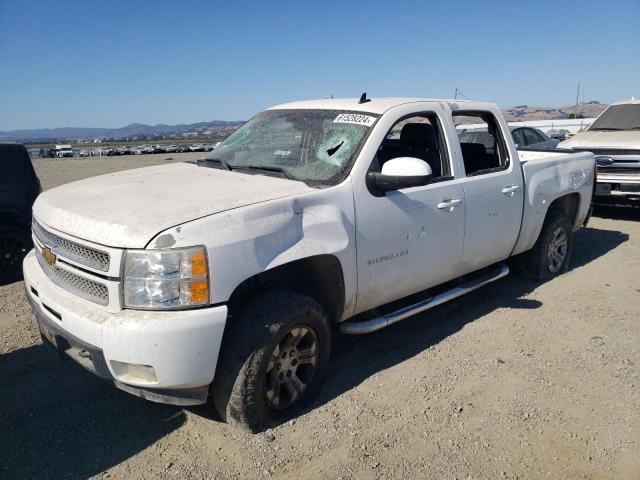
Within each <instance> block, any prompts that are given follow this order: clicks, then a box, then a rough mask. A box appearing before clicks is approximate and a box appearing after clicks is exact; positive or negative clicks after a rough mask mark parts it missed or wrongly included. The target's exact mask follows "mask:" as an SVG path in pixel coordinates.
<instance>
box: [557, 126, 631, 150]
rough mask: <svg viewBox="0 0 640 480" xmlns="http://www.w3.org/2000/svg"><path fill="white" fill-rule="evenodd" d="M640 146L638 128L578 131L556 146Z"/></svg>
mask: <svg viewBox="0 0 640 480" xmlns="http://www.w3.org/2000/svg"><path fill="white" fill-rule="evenodd" d="M589 147H594V148H596V147H600V148H634V149H636V148H640V130H625V131H623V132H607V131H605V130H595V131H592V132H590V131H586V132H582V133H578V134H577V135H575V136H573V137H571V138H570V139H568V140H565V141H564V142H561V143H560V144H559V145H558V148H589Z"/></svg>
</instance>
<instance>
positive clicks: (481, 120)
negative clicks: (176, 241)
mask: <svg viewBox="0 0 640 480" xmlns="http://www.w3.org/2000/svg"><path fill="white" fill-rule="evenodd" d="M453 121H454V123H455V125H456V129H457V130H458V132H459V133H458V139H459V140H460V149H461V150H462V158H463V160H464V168H465V171H466V172H467V176H471V175H481V174H484V173H490V172H494V171H496V170H503V169H505V168H507V167H508V166H509V157H508V155H507V146H506V143H505V141H504V138H503V136H502V132H501V131H500V127H499V125H498V121H497V120H496V118H495V117H494V116H493V114H492V113H490V112H485V111H459V110H457V111H455V112H454V113H453ZM463 131H469V132H475V135H473V136H472V137H471V136H466V135H464V133H460V132H463Z"/></svg>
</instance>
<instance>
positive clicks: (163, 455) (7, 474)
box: [0, 154, 640, 480]
mask: <svg viewBox="0 0 640 480" xmlns="http://www.w3.org/2000/svg"><path fill="white" fill-rule="evenodd" d="M198 155H201V154H185V155H181V154H171V155H170V156H171V157H172V158H173V159H174V160H182V159H185V158H187V157H189V158H197V157H198ZM166 157H167V155H153V156H141V157H109V158H106V159H105V158H102V159H56V160H42V161H41V160H36V162H35V165H36V170H37V171H38V174H39V175H40V178H41V179H42V183H43V186H44V188H51V187H53V186H56V185H59V184H62V183H65V182H67V181H71V180H76V179H79V178H82V177H88V176H92V175H96V174H98V173H103V172H107V171H115V170H120V169H124V168H129V167H134V166H139V165H150V164H154V163H162V162H166V161H172V160H165V158H166ZM639 312H640V210H632V209H614V208H600V209H598V210H597V212H596V216H595V217H594V218H593V219H592V221H591V223H590V225H589V227H588V228H586V229H583V230H581V231H580V232H579V233H578V234H577V237H576V243H575V248H574V256H573V261H572V263H571V270H570V271H569V272H568V273H567V274H565V275H563V276H561V277H559V278H557V279H555V280H553V281H550V282H548V283H544V284H540V283H536V282H533V281H530V280H524V279H521V278H518V277H516V276H508V277H506V278H505V279H502V280H500V281H498V282H496V283H494V284H491V285H489V286H488V287H485V288H484V289H482V290H479V291H477V292H475V293H473V294H471V295H469V296H467V297H465V298H462V299H460V300H459V301H456V302H454V303H451V304H448V305H443V306H441V307H438V308H437V309H434V310H432V311H430V312H428V313H426V314H423V315H419V316H416V317H414V318H412V319H409V320H406V321H404V322H401V323H399V324H396V325H394V326H392V327H390V328H388V329H385V330H382V331H380V332H377V333H374V334H371V335H368V336H350V337H349V336H343V337H336V339H335V344H334V345H335V349H334V352H333V363H332V365H333V366H332V369H331V373H330V375H329V377H328V380H327V382H326V385H325V387H324V389H323V391H322V394H321V396H320V398H319V399H318V400H317V401H316V402H315V403H313V404H312V405H311V406H310V407H309V408H308V409H307V411H306V412H304V413H303V414H302V415H300V416H299V417H297V418H296V419H295V420H292V421H290V422H288V423H286V424H283V425H281V426H279V427H277V428H274V429H271V430H268V431H266V432H263V433H260V434H257V435H250V434H246V433H243V432H239V431H237V430H235V429H233V428H230V427H228V426H226V425H225V424H222V423H220V422H219V421H217V420H216V419H215V417H214V416H213V415H212V414H211V413H210V410H209V409H208V408H205V407H199V408H194V409H189V410H181V409H179V408H175V407H170V406H163V405H157V404H153V403H149V402H146V401H144V400H140V399H138V398H135V397H133V396H131V395H129V394H127V393H124V392H121V391H119V390H117V389H116V388H114V387H112V386H111V385H109V384H107V383H105V382H102V381H101V380H99V379H97V378H95V377H93V376H92V375H91V374H89V373H87V372H85V371H84V370H82V369H81V368H80V367H78V366H76V365H75V364H73V363H72V362H60V361H59V360H58V359H57V357H56V356H55V354H54V353H52V352H51V351H50V350H49V349H48V348H47V347H45V346H43V345H42V344H41V341H40V337H39V334H38V331H37V328H36V324H35V320H34V319H33V317H32V315H31V312H30V309H29V306H28V304H27V301H26V299H25V296H24V293H23V284H22V283H21V282H17V283H13V284H8V285H3V286H0V478H11V479H13V478H16V479H22V478H87V477H92V476H95V477H97V478H134V479H135V478H170V479H171V478H176V479H178V478H180V479H185V478H186V479H199V478H215V479H231V478H243V479H244V478H267V477H275V478H295V479H312V478H313V479H315V478H331V479H369V478H380V479H389V478H390V479H403V480H404V479H416V478H434V479H461V480H464V479H501V478H508V479H515V478H519V479H541V478H552V479H640V433H639V432H640V376H639V373H640V370H639V367H640V324H639V323H638V314H639Z"/></svg>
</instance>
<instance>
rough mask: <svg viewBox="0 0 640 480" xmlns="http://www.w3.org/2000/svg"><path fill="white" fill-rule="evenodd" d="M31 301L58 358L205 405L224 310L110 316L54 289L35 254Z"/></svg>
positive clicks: (167, 397) (123, 384)
mask: <svg viewBox="0 0 640 480" xmlns="http://www.w3.org/2000/svg"><path fill="white" fill-rule="evenodd" d="M23 271H24V280H25V287H26V291H27V292H26V293H27V297H28V299H29V302H30V303H31V306H32V308H33V311H34V314H35V316H36V318H37V320H38V324H39V326H40V331H41V333H43V338H45V339H46V340H48V342H49V343H52V344H54V346H56V348H57V350H58V352H60V353H61V354H63V356H65V357H69V358H72V359H73V360H75V361H76V362H78V363H79V364H81V365H82V366H83V367H85V368H86V369H88V370H90V371H91V372H92V373H94V374H96V375H98V376H100V377H101V378H104V379H106V380H109V381H113V382H114V384H115V385H116V386H117V387H118V388H121V389H122V390H125V391H128V392H130V393H132V394H134V395H137V396H140V397H143V398H146V399H148V400H152V401H156V402H160V403H171V404H176V405H196V404H201V403H205V402H206V400H207V393H208V387H209V384H210V383H211V382H212V381H213V376H214V374H215V368H216V363H217V360H218V353H219V350H220V344H221V342H222V335H223V333H224V326H225V323H226V318H227V307H226V306H217V307H209V308H202V309H194V310H182V311H168V312H149V311H136V310H122V311H120V312H117V313H111V312H108V311H106V310H104V309H103V308H100V307H99V306H98V305H95V304H93V303H91V302H89V301H87V300H83V299H81V298H79V297H77V296H74V295H72V294H71V293H69V292H67V291H66V290H64V289H62V288H60V287H58V286H57V285H55V284H54V283H53V282H52V281H51V280H50V279H49V278H48V277H47V276H46V275H45V273H44V272H43V271H42V269H41V267H40V265H39V264H38V261H37V259H36V257H35V252H34V251H31V252H30V253H29V254H28V255H27V257H26V258H25V260H24V264H23Z"/></svg>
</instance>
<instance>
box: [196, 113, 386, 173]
mask: <svg viewBox="0 0 640 480" xmlns="http://www.w3.org/2000/svg"><path fill="white" fill-rule="evenodd" d="M377 119H378V115H376V114H371V113H356V112H346V111H340V110H317V109H296V110H267V111H265V112H262V113H259V114H258V115H256V116H255V117H253V118H252V119H251V120H249V121H248V122H247V123H245V124H244V125H243V126H242V127H241V128H239V129H238V130H237V131H236V132H234V133H233V134H232V135H230V136H229V138H227V139H226V140H225V141H224V142H223V143H221V144H220V145H219V146H218V147H216V149H215V150H214V151H213V152H211V154H210V155H209V156H208V157H207V158H208V159H210V160H211V161H213V162H216V163H217V164H219V165H220V166H222V167H223V168H226V169H230V170H232V171H236V170H238V171H241V172H242V173H247V172H250V173H256V174H267V175H268V174H270V175H276V176H280V177H284V178H290V179H293V180H299V181H303V182H306V183H310V184H324V185H335V184H337V183H340V182H341V181H342V180H344V178H345V177H346V176H347V175H348V173H349V171H350V170H351V167H352V165H353V162H354V161H355V157H356V155H357V154H358V152H359V151H360V148H361V147H362V145H363V144H364V141H365V140H366V138H367V135H368V133H369V131H370V130H371V128H372V126H373V125H374V123H375V121H376V120H377ZM205 160H206V159H205Z"/></svg>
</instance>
